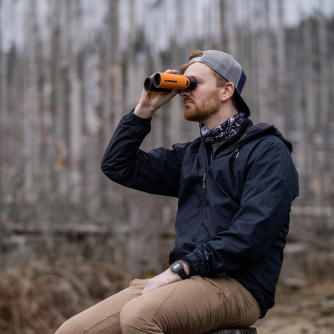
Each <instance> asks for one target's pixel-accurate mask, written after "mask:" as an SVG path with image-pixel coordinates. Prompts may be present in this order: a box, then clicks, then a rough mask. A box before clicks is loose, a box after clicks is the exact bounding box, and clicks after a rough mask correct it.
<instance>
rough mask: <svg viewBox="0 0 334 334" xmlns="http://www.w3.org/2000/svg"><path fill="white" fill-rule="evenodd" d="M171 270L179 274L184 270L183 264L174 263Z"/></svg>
mask: <svg viewBox="0 0 334 334" xmlns="http://www.w3.org/2000/svg"><path fill="white" fill-rule="evenodd" d="M170 268H171V270H172V271H174V272H178V271H179V270H180V269H182V268H183V265H182V262H180V261H177V262H174V263H173V264H172V265H171V266H170Z"/></svg>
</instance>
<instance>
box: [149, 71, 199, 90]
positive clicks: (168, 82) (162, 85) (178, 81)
mask: <svg viewBox="0 0 334 334" xmlns="http://www.w3.org/2000/svg"><path fill="white" fill-rule="evenodd" d="M196 85H197V80H196V78H195V77H187V76H185V75H182V74H180V73H175V74H170V73H161V72H158V73H156V74H155V75H154V77H153V78H146V79H145V81H144V89H145V91H146V92H155V93H170V92H171V91H172V89H178V90H179V91H180V90H181V89H195V87H196Z"/></svg>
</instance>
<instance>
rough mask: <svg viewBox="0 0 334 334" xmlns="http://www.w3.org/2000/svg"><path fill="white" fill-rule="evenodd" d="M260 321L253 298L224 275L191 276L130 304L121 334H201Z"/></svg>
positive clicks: (142, 296)
mask: <svg viewBox="0 0 334 334" xmlns="http://www.w3.org/2000/svg"><path fill="white" fill-rule="evenodd" d="M259 317H260V309H259V306H258V303H257V302H256V300H255V299H254V297H253V296H252V295H251V294H250V293H249V292H248V291H247V290H246V289H245V288H243V286H242V285H240V284H239V283H238V282H237V281H235V280H233V279H230V278H229V277H228V276H227V275H226V274H224V275H221V276H219V277H216V278H203V277H200V276H193V277H191V278H190V279H186V280H183V281H179V282H175V283H172V284H169V285H166V286H164V287H161V288H159V289H157V290H154V291H152V292H150V293H147V294H145V295H141V296H139V297H138V298H135V299H133V300H131V301H130V302H129V303H127V304H126V305H125V306H124V308H123V310H122V312H121V327H122V333H123V334H128V333H131V334H133V333H143V332H145V333H171V334H178V333H180V334H181V333H183V334H184V333H192V334H198V333H204V332H206V331H209V330H212V329H215V328H221V327H238V326H240V327H248V326H250V325H252V324H253V323H254V322H255V321H256V320H257V319H258V318H259Z"/></svg>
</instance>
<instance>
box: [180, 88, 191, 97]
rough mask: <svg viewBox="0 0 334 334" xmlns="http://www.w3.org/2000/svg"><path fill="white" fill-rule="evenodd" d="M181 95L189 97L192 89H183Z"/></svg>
mask: <svg viewBox="0 0 334 334" xmlns="http://www.w3.org/2000/svg"><path fill="white" fill-rule="evenodd" d="M179 94H180V96H181V97H189V96H190V91H189V90H188V89H181V90H180V92H179Z"/></svg>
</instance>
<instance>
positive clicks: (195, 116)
mask: <svg viewBox="0 0 334 334" xmlns="http://www.w3.org/2000/svg"><path fill="white" fill-rule="evenodd" d="M186 101H189V102H192V103H193V104H189V105H185V106H184V109H183V117H184V118H185V119H186V120H187V121H193V122H203V121H205V120H206V119H208V118H209V117H210V116H212V115H214V114H216V113H217V112H218V111H219V108H220V96H219V90H218V89H216V90H214V91H213V92H212V93H211V94H210V95H209V96H208V97H207V98H206V99H205V100H204V101H203V102H201V103H196V102H195V101H194V100H193V99H190V98H184V99H183V102H186Z"/></svg>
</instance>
